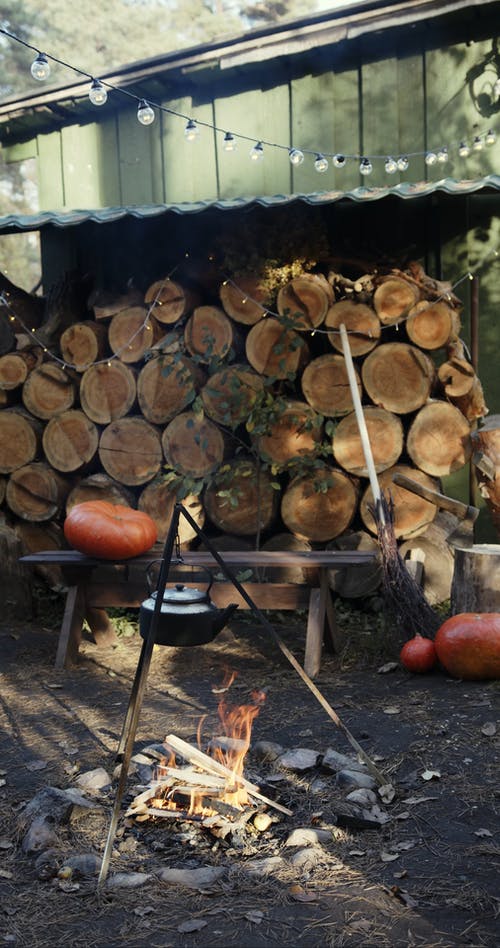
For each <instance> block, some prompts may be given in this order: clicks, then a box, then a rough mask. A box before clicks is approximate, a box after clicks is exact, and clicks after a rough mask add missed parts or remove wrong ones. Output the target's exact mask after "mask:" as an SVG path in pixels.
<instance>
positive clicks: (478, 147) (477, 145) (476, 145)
mask: <svg viewBox="0 0 500 948" xmlns="http://www.w3.org/2000/svg"><path fill="white" fill-rule="evenodd" d="M472 147H473V149H474V151H482V150H483V139H482V138H481V136H480V135H475V136H474V140H473V142H472Z"/></svg>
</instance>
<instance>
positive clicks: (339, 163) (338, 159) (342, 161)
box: [333, 155, 345, 168]
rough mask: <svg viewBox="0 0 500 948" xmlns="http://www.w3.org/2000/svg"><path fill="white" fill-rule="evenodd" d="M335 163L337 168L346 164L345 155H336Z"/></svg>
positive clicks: (334, 157)
mask: <svg viewBox="0 0 500 948" xmlns="http://www.w3.org/2000/svg"><path fill="white" fill-rule="evenodd" d="M333 164H334V166H335V168H343V167H344V166H345V155H334V156H333Z"/></svg>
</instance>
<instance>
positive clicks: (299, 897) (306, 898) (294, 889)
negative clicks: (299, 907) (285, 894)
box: [288, 884, 318, 902]
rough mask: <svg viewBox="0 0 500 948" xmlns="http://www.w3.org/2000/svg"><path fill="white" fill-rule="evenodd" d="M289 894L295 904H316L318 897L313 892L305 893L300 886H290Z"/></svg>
mask: <svg viewBox="0 0 500 948" xmlns="http://www.w3.org/2000/svg"><path fill="white" fill-rule="evenodd" d="M288 891H289V893H290V895H291V896H292V899H294V901H295V902H317V901H318V896H317V895H316V894H315V893H314V892H306V890H305V889H303V888H302V886H301V885H297V884H295V885H291V886H290V888H289V890H288Z"/></svg>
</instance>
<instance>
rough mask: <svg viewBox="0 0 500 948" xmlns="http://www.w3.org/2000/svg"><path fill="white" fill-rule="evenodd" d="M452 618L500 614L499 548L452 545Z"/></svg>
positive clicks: (494, 545)
mask: <svg viewBox="0 0 500 948" xmlns="http://www.w3.org/2000/svg"><path fill="white" fill-rule="evenodd" d="M454 553H455V567H454V570H453V580H452V584H451V593H450V607H451V614H452V615H457V614H460V613H462V612H466V613H467V612H495V613H498V612H500V544H498V543H474V544H473V545H472V546H457V545H456V544H455V549H454Z"/></svg>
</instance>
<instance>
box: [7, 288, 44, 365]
mask: <svg viewBox="0 0 500 948" xmlns="http://www.w3.org/2000/svg"><path fill="white" fill-rule="evenodd" d="M0 295H3V296H4V297H5V299H6V301H7V306H6V307H3V306H1V307H0V312H1V314H2V319H0V324H1V325H0V355H3V354H4V353H5V352H9V351H10V350H9V349H3V348H2V342H1V339H2V336H3V332H2V330H3V329H5V327H8V328H9V329H11V330H12V331H13V332H15V333H16V332H26V328H27V330H28V332H30V331H31V330H32V329H38V327H39V325H40V323H41V322H42V320H43V317H44V314H45V299H44V297H42V296H37V295H36V294H35V293H28V292H27V291H26V290H23V289H22V288H21V287H20V286H16V285H15V283H12V282H11V281H10V280H9V279H8V277H6V276H5V274H4V273H0ZM6 313H8V314H9V316H10V315H12V316H14V319H13V320H10V319H9V320H7V319H4V318H3V316H4V314H6ZM16 316H18V317H19V320H18V319H16V318H15V317H16ZM8 337H9V333H7V332H6V333H5V338H8Z"/></svg>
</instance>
